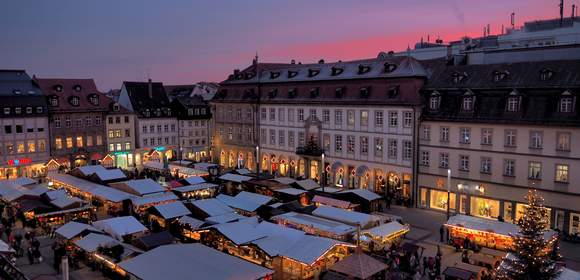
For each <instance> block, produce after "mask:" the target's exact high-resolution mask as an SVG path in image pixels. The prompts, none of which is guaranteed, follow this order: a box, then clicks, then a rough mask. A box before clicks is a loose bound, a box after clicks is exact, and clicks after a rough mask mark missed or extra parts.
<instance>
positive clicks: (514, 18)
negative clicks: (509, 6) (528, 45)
mask: <svg viewBox="0 0 580 280" xmlns="http://www.w3.org/2000/svg"><path fill="white" fill-rule="evenodd" d="M511 21H512V22H511V23H512V29H515V28H516V13H515V12H512V14H511Z"/></svg>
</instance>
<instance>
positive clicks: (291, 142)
mask: <svg viewBox="0 0 580 280" xmlns="http://www.w3.org/2000/svg"><path fill="white" fill-rule="evenodd" d="M288 147H290V148H294V131H288Z"/></svg>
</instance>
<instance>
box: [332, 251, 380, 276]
mask: <svg viewBox="0 0 580 280" xmlns="http://www.w3.org/2000/svg"><path fill="white" fill-rule="evenodd" d="M385 269H387V265H386V264H384V263H383V262H381V261H378V260H377V259H375V258H373V257H371V256H368V255H365V254H362V253H355V254H352V255H350V256H347V257H345V258H344V259H342V260H341V261H339V262H337V263H335V264H334V265H333V266H332V267H330V270H333V271H336V272H340V273H342V274H346V275H348V276H351V277H353V278H356V279H368V278H370V277H371V276H373V275H375V274H377V273H379V272H381V271H383V270H385Z"/></svg>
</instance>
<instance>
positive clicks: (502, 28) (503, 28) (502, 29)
mask: <svg viewBox="0 0 580 280" xmlns="http://www.w3.org/2000/svg"><path fill="white" fill-rule="evenodd" d="M504 30H505V27H504V26H503V24H502V25H501V35H503V33H504Z"/></svg>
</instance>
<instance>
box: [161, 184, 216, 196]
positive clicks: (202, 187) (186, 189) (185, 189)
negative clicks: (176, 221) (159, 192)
mask: <svg viewBox="0 0 580 280" xmlns="http://www.w3.org/2000/svg"><path fill="white" fill-rule="evenodd" d="M218 189H219V185H216V184H212V183H199V184H195V185H188V186H182V187H177V188H173V189H171V191H172V192H173V193H174V194H176V195H177V196H178V197H179V198H180V199H182V200H185V199H194V200H197V199H206V198H212V197H214V196H215V195H216V194H217V193H218Z"/></svg>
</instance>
